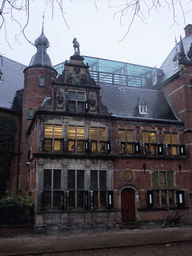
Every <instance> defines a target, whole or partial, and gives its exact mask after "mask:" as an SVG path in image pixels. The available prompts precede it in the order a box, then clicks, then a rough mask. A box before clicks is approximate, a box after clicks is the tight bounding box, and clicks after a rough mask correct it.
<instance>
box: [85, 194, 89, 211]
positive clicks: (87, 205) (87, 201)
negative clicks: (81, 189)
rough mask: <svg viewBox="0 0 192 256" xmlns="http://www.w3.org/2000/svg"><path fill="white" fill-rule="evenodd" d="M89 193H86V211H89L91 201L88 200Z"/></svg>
mask: <svg viewBox="0 0 192 256" xmlns="http://www.w3.org/2000/svg"><path fill="white" fill-rule="evenodd" d="M88 194H89V193H88V191H85V209H86V210H87V209H88V207H89V200H88Z"/></svg>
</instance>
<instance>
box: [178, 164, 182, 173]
mask: <svg viewBox="0 0 192 256" xmlns="http://www.w3.org/2000/svg"><path fill="white" fill-rule="evenodd" d="M178 168H179V171H180V174H181V169H182V166H181V164H179V165H178Z"/></svg>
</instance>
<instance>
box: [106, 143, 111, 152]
mask: <svg viewBox="0 0 192 256" xmlns="http://www.w3.org/2000/svg"><path fill="white" fill-rule="evenodd" d="M110 152H111V141H107V153H110Z"/></svg>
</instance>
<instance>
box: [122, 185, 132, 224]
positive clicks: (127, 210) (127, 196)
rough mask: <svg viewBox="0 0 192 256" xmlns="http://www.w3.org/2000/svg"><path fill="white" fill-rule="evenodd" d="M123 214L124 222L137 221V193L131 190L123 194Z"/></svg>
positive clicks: (123, 191)
mask: <svg viewBox="0 0 192 256" xmlns="http://www.w3.org/2000/svg"><path fill="white" fill-rule="evenodd" d="M121 212H122V221H123V222H133V221H135V191H134V190H133V189H131V188H125V189H123V190H122V192H121Z"/></svg>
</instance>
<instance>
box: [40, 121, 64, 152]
mask: <svg viewBox="0 0 192 256" xmlns="http://www.w3.org/2000/svg"><path fill="white" fill-rule="evenodd" d="M44 137H45V139H44V149H45V150H46V151H53V150H54V151H61V150H62V125H56V124H55V125H52V124H46V125H45V131H44Z"/></svg>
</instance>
